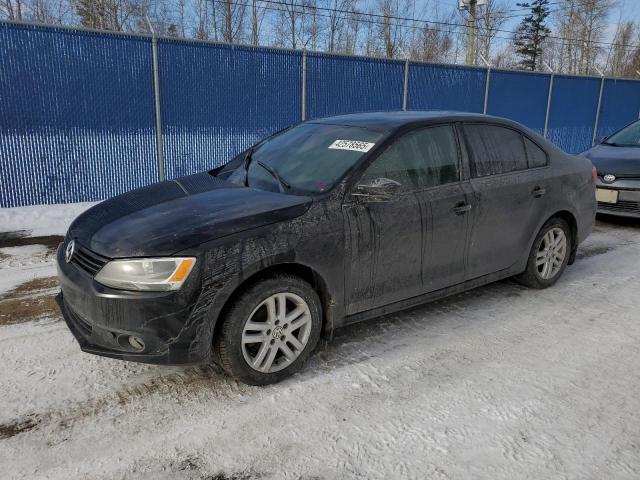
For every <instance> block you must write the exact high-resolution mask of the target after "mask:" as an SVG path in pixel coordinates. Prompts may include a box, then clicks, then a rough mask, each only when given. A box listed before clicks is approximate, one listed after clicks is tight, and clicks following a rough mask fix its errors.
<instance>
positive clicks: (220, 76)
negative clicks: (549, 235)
mask: <svg viewBox="0 0 640 480" xmlns="http://www.w3.org/2000/svg"><path fill="white" fill-rule="evenodd" d="M154 45H156V46H155V47H154ZM154 48H157V64H156V67H157V78H158V85H159V87H158V91H157V92H156V90H155V83H154V57H153V49H154ZM0 59H1V64H0V65H1V66H0V207H13V206H19V205H31V204H39V203H66V202H77V201H92V200H100V199H103V198H107V197H109V196H112V195H115V194H118V193H121V192H124V191H127V190H130V189H133V188H136V187H139V186H142V185H146V184H149V183H152V182H155V181H157V180H158V179H159V177H160V176H161V171H162V169H161V168H160V166H162V167H163V170H164V172H165V173H166V177H167V178H172V177H176V176H180V175H185V174H188V173H192V172H196V171H201V170H205V169H210V168H213V167H214V166H217V165H220V164H222V163H224V162H225V161H226V160H228V159H229V158H231V157H232V156H234V155H235V154H237V153H239V152H240V151H242V150H244V149H245V148H247V147H248V146H250V145H251V144H253V143H254V142H256V141H257V140H258V139H260V138H262V137H264V136H266V135H268V134H270V133H272V132H274V131H277V130H280V129H281V128H283V127H286V126H288V125H291V124H294V123H297V122H299V121H301V120H303V119H310V118H318V117H322V116H327V115H335V114H340V113H349V112H360V111H373V110H400V109H402V108H406V109H410V110H418V109H421V110H424V109H445V110H463V111H472V112H483V111H486V112H487V113H489V114H494V115H499V116H504V117H508V118H512V119H514V120H516V121H518V122H521V123H523V124H525V125H527V126H529V127H530V128H532V129H534V130H536V131H538V132H540V133H544V129H545V123H546V124H547V137H548V138H549V139H550V140H551V141H553V142H555V143H556V144H557V145H558V146H560V147H561V148H563V149H564V150H566V151H568V152H571V153H579V152H581V151H583V150H585V149H587V148H588V147H589V146H590V145H591V143H592V139H593V137H594V128H596V129H597V131H596V132H595V136H596V137H601V136H605V135H608V134H610V133H612V132H613V131H615V130H616V129H618V128H620V127H622V126H623V125H625V124H627V123H629V122H631V121H633V120H635V119H636V118H638V112H639V111H640V82H637V81H631V80H614V79H605V80H602V79H600V78H591V77H570V76H566V75H555V76H553V81H551V79H552V76H551V75H550V74H541V73H525V72H514V71H502V70H491V71H490V72H489V74H487V73H488V72H487V70H486V69H483V68H469V67H463V66H457V65H434V64H424V63H416V62H404V61H397V60H382V59H371V58H360V57H348V56H338V55H328V54H320V53H308V54H304V53H302V52H294V51H286V50H278V49H269V48H252V47H230V46H226V45H220V44H213V43H206V42H193V41H182V40H170V39H159V40H158V41H157V43H155V42H153V41H152V39H151V37H146V36H139V35H138V36H133V35H119V34H109V33H94V32H88V31H84V30H77V29H65V28H53V27H40V26H29V25H22V24H21V25H18V24H12V23H2V22H0ZM487 81H488V82H489V83H488V85H487ZM550 89H551V91H550ZM601 91H602V95H601V96H600V92H601ZM156 93H157V94H158V96H159V106H160V108H159V111H156V106H155V105H156V104H155V97H154V95H155V94H156ZM548 100H550V102H549V106H550V108H549V111H548V112H547V103H548ZM598 105H599V106H600V108H599V110H598ZM545 120H546V122H545ZM157 123H158V124H159V125H160V126H161V131H160V132H157V131H156V124H157ZM157 140H160V146H161V147H162V148H158V143H157ZM162 153H163V154H162Z"/></svg>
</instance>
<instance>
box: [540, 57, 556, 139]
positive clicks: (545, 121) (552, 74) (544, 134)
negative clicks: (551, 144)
mask: <svg viewBox="0 0 640 480" xmlns="http://www.w3.org/2000/svg"><path fill="white" fill-rule="evenodd" d="M542 64H543V65H544V66H545V67H547V69H548V70H549V71H550V72H551V76H550V77H549V92H548V93H547V111H546V112H545V114H544V131H543V133H542V136H543V137H544V138H547V132H548V131H549V112H550V110H551V97H552V95H553V78H554V76H555V72H554V71H553V69H552V68H551V67H550V66H549V65H547V63H546V62H542Z"/></svg>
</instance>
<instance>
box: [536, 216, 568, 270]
mask: <svg viewBox="0 0 640 480" xmlns="http://www.w3.org/2000/svg"><path fill="white" fill-rule="evenodd" d="M566 256H567V236H566V235H565V233H564V231H563V230H562V229H561V228H558V227H554V228H552V229H550V230H549V231H548V232H547V233H546V234H545V235H544V237H542V242H540V247H539V248H538V252H537V254H536V269H537V271H538V275H540V278H542V279H543V280H549V279H551V278H553V277H555V276H556V275H557V274H558V272H559V271H560V270H561V269H562V264H563V263H564V260H565V257H566Z"/></svg>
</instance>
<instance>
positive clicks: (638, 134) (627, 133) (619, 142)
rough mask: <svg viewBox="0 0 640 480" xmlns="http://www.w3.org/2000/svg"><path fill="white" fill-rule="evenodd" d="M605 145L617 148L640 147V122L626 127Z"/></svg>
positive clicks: (605, 142)
mask: <svg viewBox="0 0 640 480" xmlns="http://www.w3.org/2000/svg"><path fill="white" fill-rule="evenodd" d="M603 143H604V144H605V145H614V146H616V147H640V122H635V123H632V124H631V125H628V126H626V127H625V128H623V129H622V130H620V131H619V132H616V133H614V134H613V135H611V136H610V137H609V138H607V139H606V140H605V141H604V142H603Z"/></svg>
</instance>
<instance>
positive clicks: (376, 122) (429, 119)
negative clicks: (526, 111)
mask: <svg viewBox="0 0 640 480" xmlns="http://www.w3.org/2000/svg"><path fill="white" fill-rule="evenodd" d="M456 121H467V122H468V121H478V122H497V123H503V124H511V123H512V122H509V121H508V120H505V119H503V118H499V117H492V116H490V115H483V114H481V113H467V112H453V111H446V110H429V111H391V112H367V113H352V114H348V115H337V116H334V117H325V118H318V119H314V120H311V121H309V122H308V123H321V124H328V125H348V126H358V127H365V128H372V129H383V130H392V129H396V128H399V127H402V126H405V125H411V124H428V123H440V122H456Z"/></svg>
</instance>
